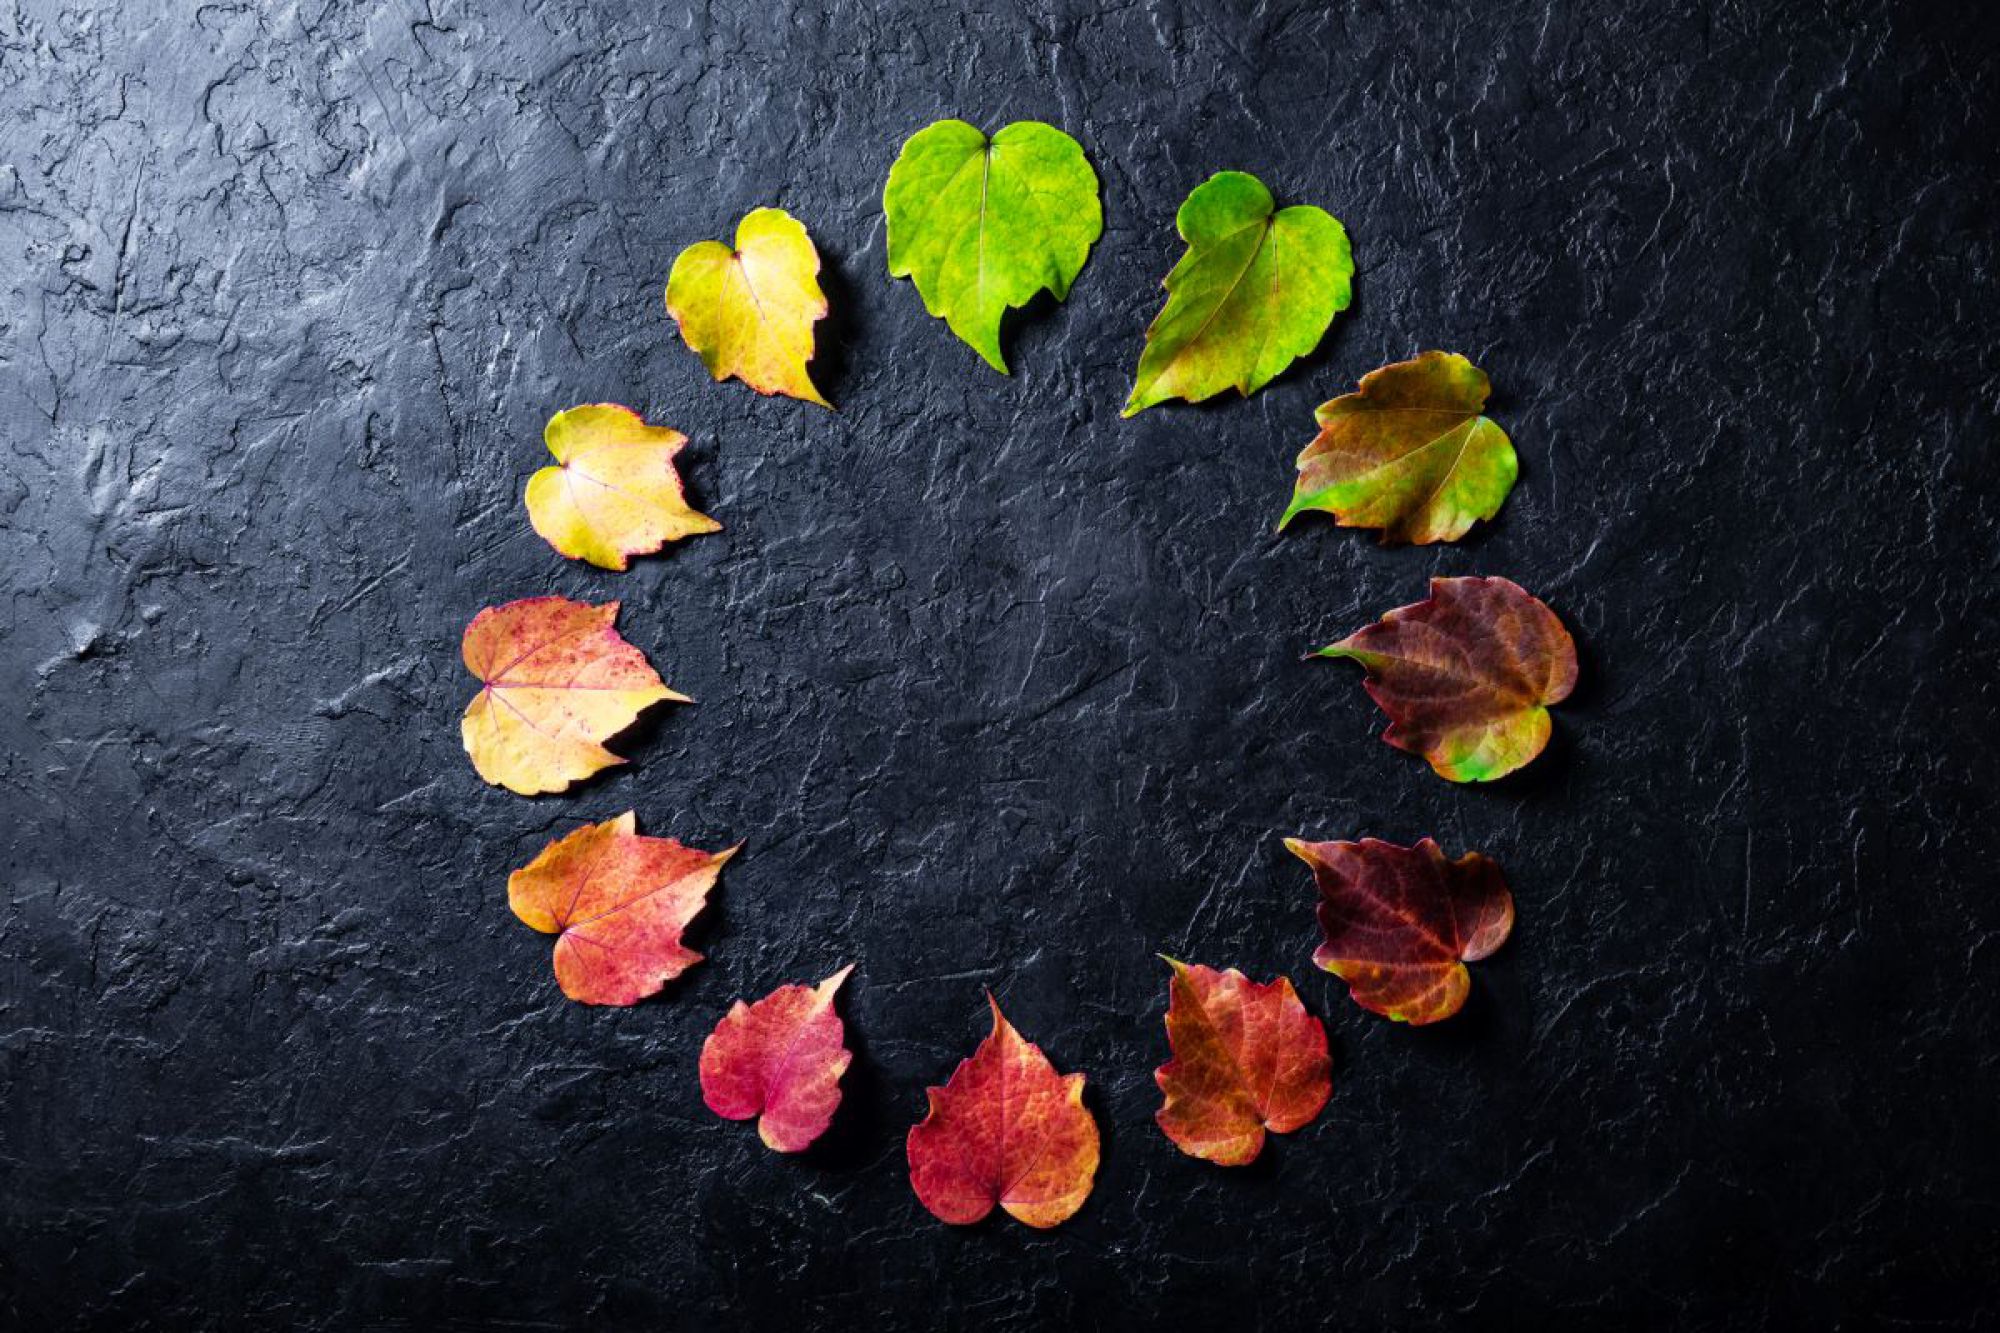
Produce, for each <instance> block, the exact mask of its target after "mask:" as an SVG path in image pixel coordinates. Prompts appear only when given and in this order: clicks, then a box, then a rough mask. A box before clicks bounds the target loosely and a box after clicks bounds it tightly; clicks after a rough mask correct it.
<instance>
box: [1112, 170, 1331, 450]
mask: <svg viewBox="0 0 2000 1333" xmlns="http://www.w3.org/2000/svg"><path fill="white" fill-rule="evenodd" d="M1174 222H1175V225H1176V226H1177V227H1178V228H1179V229H1180V233H1181V239H1183V240H1185V241H1186V242H1187V243H1188V251H1187V253H1186V254H1185V255H1183V256H1182V257H1181V261H1180V263H1178V264H1176V265H1174V271H1173V272H1171V273H1169V274H1168V275H1167V281H1166V288H1167V304H1166V307H1165V308H1164V309H1163V310H1161V311H1160V314H1159V317H1158V318H1157V319H1155V320H1154V321H1153V324H1152V327H1151V328H1149V329H1147V330H1146V350H1145V351H1144V352H1143V353H1141V354H1140V357H1139V373H1138V376H1137V379H1136V380H1135V382H1134V383H1133V385H1132V396H1131V398H1130V399H1128V400H1127V401H1126V403H1125V415H1126V416H1128V417H1129V416H1131V415H1133V414H1134V413H1137V412H1141V411H1144V410H1145V409H1146V408H1149V407H1151V406H1152V405H1153V404H1155V403H1158V402H1163V401H1165V400H1166V399H1168V398H1184V399H1186V400H1187V401H1188V402H1191V403H1198V402H1200V401H1201V400H1203V399H1204V398H1213V397H1214V396H1215V395H1216V394H1218V393H1221V392H1222V391H1223V390H1224V389H1227V388H1229V387H1231V386H1232V385H1233V386H1235V388H1236V391H1237V392H1238V393H1240V394H1242V395H1244V396H1245V397H1248V396H1249V395H1251V394H1253V393H1255V392H1257V390H1259V389H1261V388H1263V387H1264V385H1265V384H1267V383H1269V382H1270V380H1271V379H1272V378H1273V377H1274V376H1276V375H1277V374H1278V372H1280V371H1282V370H1283V369H1284V368H1285V367H1286V366H1289V365H1290V364H1291V363H1292V362H1293V361H1294V360H1296V359H1298V358H1299V357H1302V356H1304V355H1305V354H1306V353H1307V352H1310V351H1312V349H1313V348H1314V347H1316V346H1318V345H1319V340H1320V337H1321V335H1323V334H1324V333H1325V332H1326V328H1327V325H1329V324H1331V323H1332V322H1333V317H1334V316H1335V315H1336V314H1338V313H1340V312H1341V311H1342V310H1345V309H1347V304H1348V302H1349V301H1350V300H1352V299H1353V283H1352V279H1353V277H1354V256H1353V254H1352V252H1351V251H1350V250H1349V249H1348V245H1347V230H1346V229H1345V228H1344V227H1342V226H1341V225H1340V223H1339V221H1338V220H1336V219H1335V218H1334V217H1333V215H1332V214H1330V213H1327V212H1326V211H1324V210H1322V209H1318V208H1313V207H1311V206H1309V205H1305V204H1294V205H1293V206H1292V207H1290V208H1286V209H1282V210H1280V209H1278V207H1277V201H1276V200H1274V199H1272V198H1271V192H1270V191H1269V190H1267V189H1265V188H1264V184H1263V182H1262V181H1259V180H1258V179H1257V178H1256V177H1255V176H1252V175H1249V174H1247V173H1245V172H1241V171H1223V172H1218V173H1217V174H1215V175H1213V176H1211V177H1209V178H1208V179H1207V180H1206V181H1203V182H1202V183H1201V184H1200V185H1197V186H1196V187H1195V188H1194V191H1193V193H1191V194H1189V195H1188V197H1187V202H1185V203H1183V204H1182V205H1181V211H1180V213H1179V214H1178V215H1177V216H1176V218H1175V219H1174Z"/></svg>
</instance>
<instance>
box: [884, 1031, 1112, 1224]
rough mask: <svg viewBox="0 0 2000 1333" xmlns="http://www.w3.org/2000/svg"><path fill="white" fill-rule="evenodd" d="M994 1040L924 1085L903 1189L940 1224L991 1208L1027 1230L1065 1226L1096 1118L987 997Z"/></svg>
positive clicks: (1090, 1157) (1093, 1164)
mask: <svg viewBox="0 0 2000 1333" xmlns="http://www.w3.org/2000/svg"><path fill="white" fill-rule="evenodd" d="M987 1000H988V1002H989V1003H991V1004H992V1006H993V1034H992V1035H991V1036H989V1037H988V1038H987V1039H986V1040H985V1041H983V1042H981V1043H980V1044H979V1049H978V1050H977V1051H975V1052H973V1055H972V1058H971V1059H969V1060H964V1061H961V1062H960V1063H959V1066H958V1069H957V1070H956V1071H955V1072H954V1073H953V1074H952V1076H951V1079H950V1080H949V1081H948V1082H947V1083H946V1084H945V1085H944V1086H943V1087H941V1088H932V1089H930V1108H931V1109H930V1114H929V1115H928V1116H926V1117H925V1118H924V1121H923V1123H922V1124H920V1125H917V1126H916V1127H915V1128H913V1129H911V1130H910V1138H909V1145H908V1148H909V1155H910V1185H911V1186H912V1187H913V1188H914V1189H915V1190H916V1192H917V1198H918V1199H919V1200H921V1201H922V1203H923V1205H924V1207H926V1208H928V1209H930V1210H931V1212H933V1213H935V1214H936V1215H937V1216H938V1217H940V1218H942V1219H943V1220H944V1221H946V1222H950V1223H953V1224H955V1225H959V1226H964V1225H968V1224H970V1223H973V1222H977V1221H979V1220H980V1219H981V1218H983V1217H985V1216H986V1215H987V1214H988V1213H990V1212H992V1211H993V1206H994V1205H995V1204H998V1205H999V1206H1000V1207H1001V1208H1003V1209H1005V1210H1006V1211H1007V1212H1009V1213H1011V1214H1013V1215H1014V1216H1015V1217H1017V1218H1019V1219H1020V1220H1021V1221H1023V1222H1026V1223H1027V1224H1028V1225H1029V1226H1031V1227H1052V1226H1056V1225H1058V1224H1059V1223H1061V1222H1064V1221H1066V1220H1068V1218H1069V1217H1070V1216H1071V1214H1073V1213H1075V1212H1076V1210H1077V1209H1079V1208H1081V1207H1083V1201H1084V1200H1085V1199H1087V1198H1089V1197H1090V1186H1091V1183H1092V1181H1093V1179H1094V1178H1095V1177H1096V1175H1097V1156H1098V1142H1097V1122H1096V1121H1095V1120H1093V1119H1092V1118H1091V1115H1090V1112H1089V1111H1088V1110H1086V1109H1085V1108H1084V1105H1083V1075H1081V1074H1070V1075H1067V1076H1065V1075H1062V1074H1058V1073H1056V1071H1055V1066H1054V1065H1051V1064H1050V1063H1049V1058H1048V1057H1047V1056H1046V1055H1043V1054H1042V1051H1041V1048H1040V1047H1038V1046H1035V1045H1033V1044H1032V1043H1030V1042H1026V1041H1023V1040H1022V1039H1021V1034H1020V1033H1018V1032H1016V1031H1015V1030H1014V1028H1013V1025H1012V1024H1010V1023H1009V1022H1008V1021H1007V1020H1006V1019H1005V1018H1003V1017H1002V1016H1001V1014H1000V1004H999V1002H998V1001H996V1000H994V999H993V997H992V996H990V995H989V996H988V997H987Z"/></svg>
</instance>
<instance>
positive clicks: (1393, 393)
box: [1278, 352, 1520, 546]
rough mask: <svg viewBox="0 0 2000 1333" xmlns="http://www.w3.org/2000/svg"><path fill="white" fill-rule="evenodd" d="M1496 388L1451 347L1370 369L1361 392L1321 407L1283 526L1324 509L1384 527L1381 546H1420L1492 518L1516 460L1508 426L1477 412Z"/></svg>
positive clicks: (1346, 520)
mask: <svg viewBox="0 0 2000 1333" xmlns="http://www.w3.org/2000/svg"><path fill="white" fill-rule="evenodd" d="M1491 391H1492V385H1491V384H1489V383H1488V382H1487V379H1486V372H1484V371H1482V370H1480V369H1479V368H1478V367H1477V366H1475V365H1473V364H1472V363H1471V362H1470V361H1468V360H1466V359H1465V358H1464V357H1462V356H1459V355H1457V354H1456V353H1452V352H1424V353H1422V354H1421V355H1419V356H1418V357H1416V359H1415V360H1411V361H1398V362H1396V363H1395V364H1394V365H1388V366H1383V367H1382V368H1381V369H1380V370H1371V371H1370V372H1368V373H1367V374H1366V375H1364V376H1362V377H1361V390H1360V392H1358V393H1350V394H1346V395H1343V396H1342V397H1339V398H1336V399H1334V400H1333V401H1332V402H1330V403H1326V404H1323V405H1322V406H1321V407H1320V409H1319V412H1318V414H1317V415H1318V419H1319V426H1320V431H1319V435H1318V436H1317V437H1316V438H1314V440H1313V442H1312V443H1311V444H1308V445H1307V446H1306V448H1305V452H1304V453H1302V454H1300V455H1299V480H1298V486H1297V489H1296V490H1295V491H1294V492H1293V494H1292V503H1291V505H1290V506H1289V507H1288V508H1287V509H1286V510H1285V516H1284V517H1283V518H1281V519H1279V520H1278V528H1279V530H1280V531H1283V530H1284V527H1285V525H1286V524H1287V523H1290V522H1291V521H1292V520H1293V519H1294V518H1296V517H1297V516H1298V515H1300V514H1302V513H1304V512H1305V511H1306V510H1308V509H1318V510H1321V511H1323V512H1325V513H1328V514H1332V515H1333V517H1334V521H1335V522H1337V523H1339V524H1340V526H1341V527H1344V528H1380V529H1381V530H1382V541H1383V543H1384V544H1385V545H1387V544H1389V543H1392V542H1411V543H1414V544H1416V545H1419V546H1422V545H1426V544H1428V543H1431V542H1448V541H1456V540H1457V539H1458V538H1460V537H1463V536H1464V535H1465V533H1466V530H1467V529H1468V528H1470V527H1471V526H1472V525H1473V523H1474V522H1475V521H1477V520H1479V519H1489V518H1492V517H1493V515H1495V514H1497V513H1499V512H1500V505H1501V502H1502V501H1504V500H1505V499H1506V498H1507V492H1508V491H1510V490H1512V489H1513V487H1514V478H1515V476H1516V475H1517V474H1518V473H1519V471H1520V466H1519V463H1518V461H1517V460H1516V459H1515V457H1514V446H1513V444H1512V443H1511V442H1510V441H1509V440H1508V439H1507V432H1505V431H1503V430H1501V429H1500V427H1498V426H1496V425H1495V424H1493V422H1492V421H1491V420H1489V419H1488V418H1486V417H1484V416H1481V415H1480V410H1481V409H1482V408H1484V407H1485V405H1486V396H1487V394H1488V393H1490V392H1491Z"/></svg>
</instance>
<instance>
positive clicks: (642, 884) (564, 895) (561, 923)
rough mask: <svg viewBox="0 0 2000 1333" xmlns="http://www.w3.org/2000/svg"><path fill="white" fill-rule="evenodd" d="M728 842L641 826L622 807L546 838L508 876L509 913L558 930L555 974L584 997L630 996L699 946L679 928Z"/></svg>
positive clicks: (704, 896) (648, 990) (617, 999)
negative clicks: (698, 840) (702, 844)
mask: <svg viewBox="0 0 2000 1333" xmlns="http://www.w3.org/2000/svg"><path fill="white" fill-rule="evenodd" d="M736 851H737V849H736V848H735V847H731V848H729V849H728V850H726V851H720V852H699V851H696V850H694V849H693V848H692V847H683V846H681V845H680V844H679V843H678V842H675V841H674V840H673V839H672V838H647V837H642V836H640V834H639V832H638V828H637V821H636V820H635V818H634V816H633V814H632V812H631V811H630V810H627V811H626V812H625V813H624V814H622V815H620V816H618V817H617V818H616V819H607V820H605V821H604V822H603V823H602V824H587V825H585V826H584V827H582V828H580V829H577V830H576V831H574V832H573V833H570V834H569V835H568V836H567V837H563V838H560V839H557V840H556V841H554V842H551V843H550V844H549V845H548V846H547V847H544V848H543V849H542V851H541V854H540V855H538V856H536V857H535V859H534V860H532V861H530V862H529V863H528V864H527V865H525V866H522V867H521V868H520V869H519V870H516V871H515V872H514V873H513V874H512V875H511V876H509V877H508V879H507V904H508V906H510V907H512V908H513V909H514V915H515V916H518V917H520V918H521V920H523V921H525V922H526V923H527V924H529V925H530V926H533V927H534V928H535V929H536V930H539V931H541V932H543V933H544V934H549V935H555V936H557V939H556V956H555V963H556V983H557V984H558V985H560V986H561V987H562V992H563V994H564V995H567V996H568V997H569V998H570V999H572V1000H580V1001H582V1002H583V1003H585V1004H620V1005H623V1004H636V1003H638V1002H639V1001H640V1000H643V999H645V998H646V997H647V996H648V995H652V994H655V993H657V992H658V991H659V989H660V987H661V986H663V985H665V984H666V983H667V982H669V981H671V980H673V979H674V978H675V977H677V976H679V975H680V974H681V973H683V972H685V971H687V969H688V968H690V967H692V966H694V964H696V963H698V962H700V961H701V955H700V954H698V953H696V952H695V951H694V950H692V949H690V948H688V947H687V946H686V945H685V944H683V943H681V932H682V931H684V930H686V929H687V925H688V922H690V921H692V920H694V918H695V914H696V913H698V912H700V911H701V909H702V907H703V906H704V905H705V904H706V903H707V901H708V891H709V890H710V889H711V888H713V887H715V878H716V876H717V875H718V874H720V873H721V871H722V866H723V863H724V862H726V861H727V860H729V858H730V857H732V856H734V855H736Z"/></svg>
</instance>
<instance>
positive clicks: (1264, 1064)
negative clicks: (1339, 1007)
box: [1153, 958, 1333, 1166]
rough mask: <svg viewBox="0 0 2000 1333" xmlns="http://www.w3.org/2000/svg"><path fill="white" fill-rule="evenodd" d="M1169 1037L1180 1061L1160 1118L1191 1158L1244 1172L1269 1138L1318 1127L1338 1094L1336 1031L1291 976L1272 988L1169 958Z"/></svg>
mask: <svg viewBox="0 0 2000 1333" xmlns="http://www.w3.org/2000/svg"><path fill="white" fill-rule="evenodd" d="M1167 965H1168V966H1169V967H1171V968H1173V979H1172V981H1171V982H1170V983H1169V988H1168V1003H1167V1040H1168V1042H1169V1043H1170V1044H1171V1045H1172V1046H1173V1052H1174V1057H1173V1059H1171V1060H1169V1061H1167V1063H1165V1064H1163V1065H1161V1066H1160V1067H1159V1069H1158V1070H1157V1071H1156V1072H1155V1073H1154V1074H1153V1080H1154V1081H1155V1082H1156V1083H1158V1084H1159V1085H1160V1091H1161V1092H1163V1093H1165V1094H1166V1102H1165V1103H1164V1104H1163V1105H1162V1106H1161V1107H1160V1109H1159V1111H1158V1113H1157V1114H1155V1116H1154V1117H1153V1118H1154V1119H1155V1120H1156V1121H1158V1122H1159V1126H1160V1128H1161V1129H1162V1130H1163V1131H1165V1133H1166V1136H1167V1137H1168V1138H1170V1139H1172V1140H1173V1141H1174V1143H1175V1144H1176V1145H1177V1146H1178V1147H1179V1148H1180V1150H1181V1151H1182V1152H1184V1153H1186V1154H1188V1155H1189V1156H1190V1157H1200V1158H1203V1159H1204V1160H1206V1161H1210V1162H1214V1163H1215V1164H1217V1165H1218V1166H1243V1165H1246V1164H1247V1163H1250V1162H1253V1161H1255V1160H1256V1159H1257V1154H1258V1153H1260V1152H1262V1151H1263V1150H1264V1133H1265V1131H1266V1130H1269V1131H1270V1132H1271V1133H1274V1134H1289V1133H1291V1132H1292V1131H1293V1130H1295V1129H1299V1128H1301V1127H1303V1126H1304V1125H1306V1124H1308V1123H1310V1122H1311V1120H1312V1118H1313V1117H1314V1116H1316V1115H1318V1114H1319V1112H1320V1108H1321V1107H1323V1106H1325V1105H1326V1099H1327V1096H1328V1094H1330V1093H1331V1092H1332V1091H1333V1080H1332V1069H1333V1061H1332V1060H1331V1058H1329V1056H1328V1055H1327V1049H1326V1029H1325V1028H1324V1027H1322V1026H1320V1022H1319V1020H1318V1019H1316V1018H1314V1017H1313V1016H1312V1015H1311V1014H1309V1013H1307V1012H1306V1007H1305V1005H1304V1004H1303V1003H1301V1002H1300V1000H1299V996H1298V992H1297V991H1295V990H1293V989H1292V983H1291V981H1290V980H1288V979H1287V978H1285V977H1279V978H1278V979H1277V980H1276V981H1273V982H1269V983H1267V984H1264V985H1261V986H1260V985H1258V984H1257V983H1256V982H1254V981H1252V980H1250V979H1249V978H1248V977H1246V976H1244V975H1243V974H1242V973H1241V972H1238V971H1237V970H1236V969H1235V968H1230V969H1229V970H1228V971H1226V972H1218V971H1216V970H1215V969H1214V968H1211V967H1202V966H1200V965H1199V964H1197V965H1195V966H1193V967H1189V966H1187V965H1186V964H1185V963H1179V962H1176V961H1175V960H1173V959H1171V958H1169V959H1168V960H1167Z"/></svg>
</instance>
